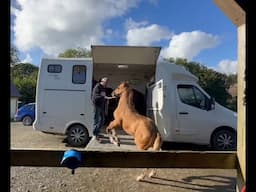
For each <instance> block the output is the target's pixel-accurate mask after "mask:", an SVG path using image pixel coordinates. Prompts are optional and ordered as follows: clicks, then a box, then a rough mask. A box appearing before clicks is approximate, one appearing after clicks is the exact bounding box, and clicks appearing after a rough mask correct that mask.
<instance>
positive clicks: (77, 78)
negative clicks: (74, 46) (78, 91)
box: [72, 65, 86, 84]
mask: <svg viewBox="0 0 256 192" xmlns="http://www.w3.org/2000/svg"><path fill="white" fill-rule="evenodd" d="M85 81H86V66H84V65H74V66H73V71H72V83H74V84H84V83H85Z"/></svg>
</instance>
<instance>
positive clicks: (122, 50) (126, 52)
mask: <svg viewBox="0 0 256 192" xmlns="http://www.w3.org/2000/svg"><path fill="white" fill-rule="evenodd" d="M91 48H92V49H91V50H92V59H93V63H94V64H99V63H104V64H139V65H143V64H144V65H155V64H156V62H157V59H158V56H159V53H160V50H161V47H146V46H107V45H92V46H91Z"/></svg>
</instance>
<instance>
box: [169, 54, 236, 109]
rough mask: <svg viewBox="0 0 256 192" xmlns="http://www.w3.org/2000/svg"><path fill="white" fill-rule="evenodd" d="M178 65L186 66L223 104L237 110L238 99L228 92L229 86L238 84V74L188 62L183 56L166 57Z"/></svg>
mask: <svg viewBox="0 0 256 192" xmlns="http://www.w3.org/2000/svg"><path fill="white" fill-rule="evenodd" d="M166 60H167V61H170V62H172V63H175V64H177V65H181V66H184V67H185V68H186V69H187V70H188V71H190V72H191V73H192V74H194V75H195V76H196V77H198V83H199V85H200V86H201V87H202V88H203V89H204V90H205V91H206V92H207V93H208V94H209V95H211V96H213V97H214V98H215V100H216V101H217V102H218V103H220V104H221V105H223V106H225V107H228V108H230V109H232V110H236V109H237V107H236V99H235V98H232V96H231V95H230V94H229V93H228V88H229V87H230V86H231V85H233V84H236V82H237V75H229V76H228V75H226V74H222V73H219V72H217V71H214V70H213V69H208V68H207V67H206V66H204V65H201V64H200V63H196V62H188V61H187V60H186V59H183V58H177V59H174V58H169V59H166Z"/></svg>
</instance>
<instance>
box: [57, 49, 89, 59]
mask: <svg viewBox="0 0 256 192" xmlns="http://www.w3.org/2000/svg"><path fill="white" fill-rule="evenodd" d="M91 56H92V54H91V51H89V50H87V49H85V48H80V47H78V48H77V49H67V50H66V51H64V53H60V54H59V55H58V57H65V58H72V57H73V58H83V57H91Z"/></svg>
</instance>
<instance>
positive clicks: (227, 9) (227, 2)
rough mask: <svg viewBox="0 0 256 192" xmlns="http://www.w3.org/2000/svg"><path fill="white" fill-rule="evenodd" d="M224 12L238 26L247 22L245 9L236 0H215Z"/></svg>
mask: <svg viewBox="0 0 256 192" xmlns="http://www.w3.org/2000/svg"><path fill="white" fill-rule="evenodd" d="M213 2H214V3H215V4H216V5H217V6H218V7H219V8H220V9H221V10H222V12H223V13H224V14H225V15H226V16H227V17H228V18H229V19H230V20H231V21H232V22H233V23H234V24H235V25H236V26H237V27H238V26H240V25H242V24H245V19H246V18H245V11H244V9H243V8H241V6H240V4H241V3H240V4H238V2H237V1H235V0H213Z"/></svg>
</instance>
